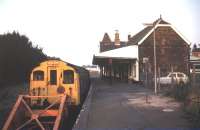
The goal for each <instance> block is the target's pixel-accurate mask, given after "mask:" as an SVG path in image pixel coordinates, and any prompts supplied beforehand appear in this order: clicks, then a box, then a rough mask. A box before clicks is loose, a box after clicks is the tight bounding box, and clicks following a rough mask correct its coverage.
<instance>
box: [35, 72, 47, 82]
mask: <svg viewBox="0 0 200 130" xmlns="http://www.w3.org/2000/svg"><path fill="white" fill-rule="evenodd" d="M33 80H35V81H43V80H44V72H43V71H41V70H38V71H34V72H33Z"/></svg>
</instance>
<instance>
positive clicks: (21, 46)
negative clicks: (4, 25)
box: [0, 32, 48, 86]
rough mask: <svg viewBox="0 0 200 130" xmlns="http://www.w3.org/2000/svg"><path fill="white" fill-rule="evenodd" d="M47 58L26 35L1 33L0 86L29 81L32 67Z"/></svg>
mask: <svg viewBox="0 0 200 130" xmlns="http://www.w3.org/2000/svg"><path fill="white" fill-rule="evenodd" d="M47 58H48V57H47V55H45V54H44V53H43V51H42V48H39V47H38V46H33V44H32V42H31V41H30V40H29V39H28V37H26V36H25V35H20V34H19V33H17V32H13V33H7V34H3V35H0V86H2V85H5V84H6V85H9V84H17V83H21V82H25V81H28V79H29V74H30V72H31V70H32V68H33V67H34V66H36V65H37V64H38V63H39V62H41V61H43V60H46V59H47Z"/></svg>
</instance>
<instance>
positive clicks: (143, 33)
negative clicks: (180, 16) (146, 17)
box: [128, 18, 169, 45]
mask: <svg viewBox="0 0 200 130" xmlns="http://www.w3.org/2000/svg"><path fill="white" fill-rule="evenodd" d="M157 24H169V23H168V22H166V21H164V20H163V19H162V18H159V19H158V20H156V21H154V22H153V24H152V25H148V26H147V27H145V28H144V29H143V30H141V31H140V32H138V33H137V34H135V35H134V36H132V37H131V38H130V40H129V42H128V44H130V45H134V44H138V42H139V41H140V40H142V38H144V37H145V36H146V35H147V34H148V33H149V31H151V30H152V28H153V25H154V26H155V25H157Z"/></svg>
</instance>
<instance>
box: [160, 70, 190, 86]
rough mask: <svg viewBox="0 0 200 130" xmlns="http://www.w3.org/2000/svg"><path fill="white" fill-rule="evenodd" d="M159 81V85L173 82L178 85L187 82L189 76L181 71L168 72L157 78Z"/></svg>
mask: <svg viewBox="0 0 200 130" xmlns="http://www.w3.org/2000/svg"><path fill="white" fill-rule="evenodd" d="M159 81H160V84H161V85H162V84H163V85H166V84H172V83H173V82H174V83H175V84H178V85H183V84H187V83H188V82H189V78H188V76H187V75H186V74H184V73H182V72H170V73H169V74H168V75H167V76H166V77H160V79H159V78H158V82H159Z"/></svg>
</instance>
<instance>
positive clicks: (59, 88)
mask: <svg viewBox="0 0 200 130" xmlns="http://www.w3.org/2000/svg"><path fill="white" fill-rule="evenodd" d="M89 86H90V77H89V72H88V70H86V69H85V68H83V67H79V66H76V65H73V64H71V63H67V62H65V61H62V60H47V61H44V62H42V63H40V64H39V66H37V67H35V68H34V69H33V70H32V72H31V75H30V89H29V95H31V96H56V95H62V94H66V95H67V98H68V100H67V101H68V104H70V105H73V106H80V105H81V103H83V101H84V98H85V96H86V94H87V92H88V90H89ZM55 100H56V99H55V98H54V99H53V98H41V97H38V98H34V99H31V104H32V105H45V104H49V103H53V102H54V101H55Z"/></svg>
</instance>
